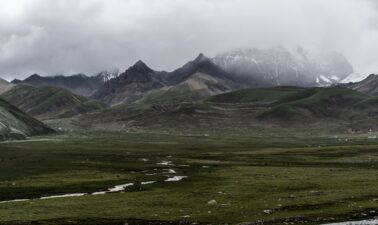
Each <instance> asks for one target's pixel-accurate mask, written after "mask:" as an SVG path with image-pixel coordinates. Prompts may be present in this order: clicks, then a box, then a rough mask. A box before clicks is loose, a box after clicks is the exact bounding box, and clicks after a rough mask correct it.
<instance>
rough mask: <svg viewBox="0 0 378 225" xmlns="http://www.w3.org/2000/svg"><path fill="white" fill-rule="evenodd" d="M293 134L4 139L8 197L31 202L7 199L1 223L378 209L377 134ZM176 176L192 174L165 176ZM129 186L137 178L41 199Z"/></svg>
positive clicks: (347, 215) (219, 219)
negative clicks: (173, 178) (116, 190)
mask: <svg viewBox="0 0 378 225" xmlns="http://www.w3.org/2000/svg"><path fill="white" fill-rule="evenodd" d="M288 134H289V133H287V132H285V131H284V130H282V131H276V132H274V133H263V132H255V133H254V132H252V131H251V132H250V133H245V134H243V135H230V136H227V135H224V136H207V135H201V136H184V135H182V136H176V135H163V134H151V133H150V134H143V133H100V132H98V133H93V134H88V135H57V136H49V137H40V138H36V139H33V140H32V141H19V142H3V143H0V201H8V200H14V199H31V200H29V201H22V202H3V203H0V224H125V223H128V224H180V223H181V224H186V223H187V224H191V223H197V224H239V223H246V224H285V223H287V224H290V223H291V224H321V223H325V222H330V221H343V220H348V219H351V218H355V219H359V218H371V217H374V216H375V215H377V214H378V173H377V172H378V151H377V149H378V141H377V140H376V139H372V138H370V139H369V138H368V136H370V137H371V136H372V135H374V134H369V135H367V134H360V135H347V134H344V135H340V134H338V135H336V134H335V135H330V134H327V135H325V134H324V135H320V134H317V135H313V134H310V133H306V132H305V131H297V132H296V133H295V132H291V133H290V135H288ZM294 134H295V135H294ZM164 161H171V162H170V163H162V162H164ZM159 163H160V164H159ZM161 163H162V164H161ZM166 164H168V165H166ZM168 169H173V170H174V171H175V172H176V173H175V174H169V173H168V172H169V170H168ZM176 175H177V176H187V178H185V179H183V180H181V181H177V182H165V181H164V180H166V179H167V177H168V176H176ZM146 181H157V182H156V183H153V184H148V185H143V184H142V182H146ZM125 183H134V184H135V185H134V186H130V187H128V188H127V189H126V190H125V191H124V192H119V193H109V194H105V195H90V194H88V195H84V196H81V197H67V198H54V199H39V198H40V197H44V196H51V195H60V194H69V193H93V192H98V191H104V190H107V189H108V188H109V187H113V186H115V185H119V184H125ZM213 200H214V201H213Z"/></svg>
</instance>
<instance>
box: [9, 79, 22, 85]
mask: <svg viewBox="0 0 378 225" xmlns="http://www.w3.org/2000/svg"><path fill="white" fill-rule="evenodd" d="M11 83H12V84H20V83H22V80H19V79H13V80H12V81H11Z"/></svg>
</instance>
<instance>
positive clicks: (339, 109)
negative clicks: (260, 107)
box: [259, 88, 370, 124]
mask: <svg viewBox="0 0 378 225" xmlns="http://www.w3.org/2000/svg"><path fill="white" fill-rule="evenodd" d="M369 98H370V97H369V96H367V95H365V94H362V93H360V92H357V91H354V90H350V89H345V88H312V89H308V90H305V91H302V92H299V93H296V94H292V95H288V96H286V97H284V98H282V99H280V100H279V101H277V102H276V103H274V104H273V105H274V107H273V108H272V109H269V110H267V111H266V112H264V113H263V114H262V115H260V116H259V118H260V119H262V120H264V121H269V120H274V121H276V122H283V123H296V124H297V123H301V122H304V121H305V122H322V120H329V119H335V120H339V119H349V118H350V115H351V114H352V108H353V107H354V106H355V105H356V104H358V103H361V102H363V101H366V100H368V99H369Z"/></svg>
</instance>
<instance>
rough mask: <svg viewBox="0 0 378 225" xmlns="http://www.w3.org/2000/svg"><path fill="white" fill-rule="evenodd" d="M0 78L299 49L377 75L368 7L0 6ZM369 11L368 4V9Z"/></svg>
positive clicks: (217, 3) (336, 0)
mask: <svg viewBox="0 0 378 225" xmlns="http://www.w3.org/2000/svg"><path fill="white" fill-rule="evenodd" d="M0 5H2V6H4V7H2V8H1V9H0V75H1V76H3V77H4V78H7V79H10V78H13V77H20V78H21V77H25V76H27V75H29V74H31V73H34V72H36V73H41V74H43V75H51V74H71V73H76V72H85V73H89V74H91V73H95V72H97V71H100V70H102V69H107V68H109V69H110V68H114V67H117V68H120V69H125V68H126V67H128V66H129V65H131V64H132V63H134V62H135V61H136V60H138V59H142V60H144V61H146V62H147V64H149V65H151V67H153V68H155V69H159V70H160V69H164V70H171V69H173V68H175V67H177V66H179V65H180V64H182V63H184V62H186V61H187V60H190V59H192V58H193V57H195V56H196V55H197V54H198V53H199V52H204V53H205V54H207V55H210V56H212V55H215V54H217V53H220V52H222V51H226V50H229V49H233V48H243V47H259V48H268V47H273V46H277V45H289V46H296V45H303V46H311V47H314V48H319V49H325V50H335V51H339V52H341V53H343V54H344V55H345V56H346V57H347V58H348V59H349V60H350V61H351V62H352V63H353V64H354V66H355V68H356V70H357V71H359V72H361V73H370V72H378V62H376V61H377V60H376V58H377V57H378V53H376V51H375V50H374V49H377V47H378V43H377V42H376V40H377V38H378V29H377V24H378V23H377V22H378V4H376V1H373V0H362V1H357V0H332V1H329V0H306V1H303V0H282V1H277V0H196V1H192V0H180V1H177V0H54V1H51V0H18V1H13V0H12V1H11V0H0ZM373 5H375V6H377V7H374V6H373Z"/></svg>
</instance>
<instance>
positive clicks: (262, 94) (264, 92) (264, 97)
mask: <svg viewBox="0 0 378 225" xmlns="http://www.w3.org/2000/svg"><path fill="white" fill-rule="evenodd" d="M303 90H304V88H299V87H274V88H257V89H244V90H240V91H234V92H230V93H225V94H220V95H216V96H212V97H210V98H208V101H210V102H217V103H248V102H259V101H266V102H273V101H277V100H279V99H281V98H283V97H286V96H288V95H291V94H295V93H298V92H300V91H303Z"/></svg>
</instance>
